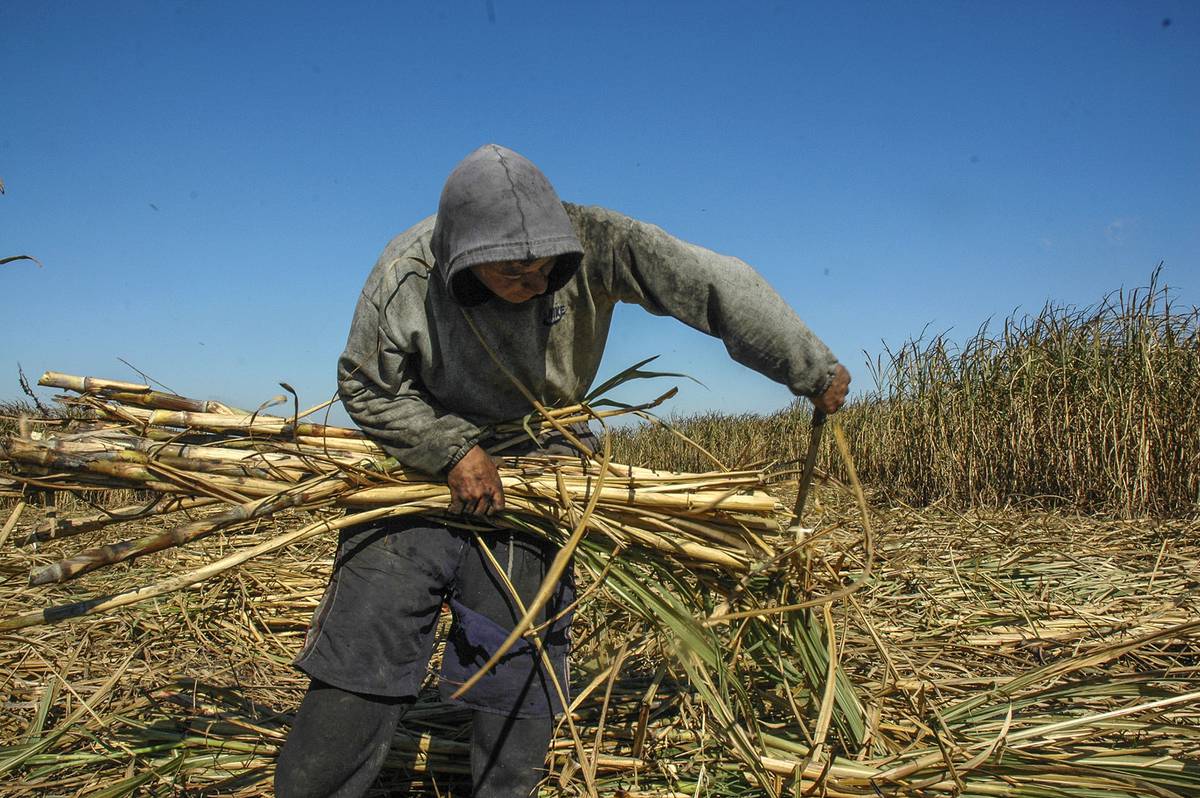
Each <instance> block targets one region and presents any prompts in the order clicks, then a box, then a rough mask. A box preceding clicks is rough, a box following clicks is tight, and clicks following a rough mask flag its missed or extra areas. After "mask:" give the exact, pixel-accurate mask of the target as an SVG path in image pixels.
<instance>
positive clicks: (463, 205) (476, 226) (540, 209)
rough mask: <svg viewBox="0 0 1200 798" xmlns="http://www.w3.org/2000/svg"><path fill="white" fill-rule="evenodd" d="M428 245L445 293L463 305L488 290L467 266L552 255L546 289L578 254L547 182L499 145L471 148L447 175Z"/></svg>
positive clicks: (574, 265)
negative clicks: (445, 288)
mask: <svg viewBox="0 0 1200 798" xmlns="http://www.w3.org/2000/svg"><path fill="white" fill-rule="evenodd" d="M430 246H431V248H432V250H433V256H434V258H435V259H436V261H437V266H438V271H439V272H440V274H441V275H442V279H443V280H445V281H446V285H447V287H448V288H449V290H450V294H451V296H453V297H454V298H455V299H456V300H457V301H458V302H459V303H460V304H462V305H467V306H470V305H478V304H481V303H483V302H486V301H487V300H488V299H491V298H492V296H493V294H492V292H491V291H489V290H488V289H487V288H485V287H484V285H483V283H481V282H479V280H478V278H476V277H475V275H474V274H473V273H472V272H471V268H470V267H472V266H477V265H479V264H481V263H493V262H496V261H505V260H534V259H537V258H547V257H556V258H557V260H556V261H555V263H554V268H553V269H552V270H551V272H550V275H549V277H548V282H549V286H548V287H547V289H546V293H552V292H554V291H557V290H558V289H560V288H562V287H563V286H564V285H566V283H567V281H568V280H570V279H571V278H572V277H573V276H574V275H575V272H576V271H578V269H579V263H580V261H581V260H582V259H583V247H582V246H581V245H580V244H579V239H577V238H576V237H575V231H574V229H573V228H572V227H571V222H570V220H569V219H568V218H567V212H566V211H565V210H563V205H562V201H561V200H559V198H558V194H557V193H555V191H554V187H553V186H551V185H550V181H549V180H547V179H546V176H545V175H543V174H542V172H541V170H540V169H538V168H537V167H536V166H534V165H533V163H531V162H530V161H529V160H528V159H526V158H524V157H523V156H521V155H518V154H517V153H515V152H513V151H512V150H510V149H507V148H506V147H501V146H499V145H497V144H485V145H484V146H482V147H480V148H479V149H477V150H475V152H473V153H471V154H470V155H468V156H467V157H466V158H464V159H463V160H462V161H461V162H460V163H459V164H458V166H456V167H454V171H453V172H451V173H450V176H449V177H448V178H446V185H445V186H444V187H443V188H442V198H441V201H440V202H439V203H438V212H437V221H436V222H435V223H434V227H433V240H432V242H431V244H430Z"/></svg>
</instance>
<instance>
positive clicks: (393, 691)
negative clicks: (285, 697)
mask: <svg viewBox="0 0 1200 798" xmlns="http://www.w3.org/2000/svg"><path fill="white" fill-rule="evenodd" d="M481 541H482V545H483V546H486V547H487V550H488V551H490V556H489V555H486V554H485V553H484V551H483V549H482V548H481V546H480V543H481ZM554 553H555V549H554V547H553V546H551V545H549V544H547V543H546V542H545V541H542V540H539V539H536V538H533V537H531V536H529V535H526V534H524V533H519V532H509V531H508V530H488V531H484V532H482V533H481V539H476V537H475V536H474V535H473V534H470V533H468V532H464V531H462V530H458V529H452V528H447V527H446V526H445V525H442V524H439V523H437V522H434V521H431V520H428V519H422V518H400V519H395V520H391V521H383V522H377V523H369V524H366V525H361V526H356V527H351V528H348V529H346V530H343V532H342V535H341V539H340V544H339V547H338V554H337V558H336V562H335V566H334V573H333V576H332V578H331V580H330V585H329V588H328V589H327V590H326V592H325V596H324V597H323V599H322V601H321V604H320V606H319V607H318V609H317V612H316V614H315V616H314V619H313V624H312V627H311V629H310V631H309V635H308V639H307V641H306V642H305V646H304V649H303V650H302V651H301V653H300V656H299V657H298V658H297V660H296V664H297V666H298V667H299V668H301V669H302V670H303V671H304V672H305V673H307V674H308V675H309V676H310V677H311V678H312V679H313V683H312V686H310V689H309V691H308V693H307V694H306V696H305V698H304V700H303V702H302V703H301V706H300V711H299V712H298V713H297V717H296V722H295V724H294V725H293V727H292V731H291V733H290V734H289V736H288V740H287V743H286V744H285V745H284V748H283V750H282V751H281V752H280V755H279V761H278V762H277V765H276V794H277V795H278V796H281V797H282V798H293V797H294V796H305V797H306V798H307V797H308V796H312V798H317V796H321V797H322V798H324V797H325V796H337V797H338V798H350V796H359V795H362V794H363V793H364V792H365V791H366V790H367V789H368V788H369V787H370V785H371V783H372V782H373V781H374V779H375V777H376V775H377V774H378V772H379V770H380V768H381V767H382V764H383V761H384V759H385V758H386V756H387V752H388V748H389V745H390V743H391V738H392V735H393V733H394V730H395V727H396V723H397V721H398V719H399V718H400V716H401V715H402V713H403V710H404V707H405V706H407V705H408V704H409V703H411V701H412V698H413V697H414V696H415V695H416V693H417V690H418V689H419V687H420V684H421V682H422V680H423V678H424V676H425V673H426V668H427V665H428V662H429V656H430V652H431V651H432V649H433V644H434V637H435V630H436V626H437V618H438V615H439V614H440V611H441V607H442V604H443V602H446V603H448V604H449V605H450V606H451V608H452V609H453V611H454V623H453V625H452V628H451V631H450V635H449V638H448V640H447V645H446V649H445V653H444V656H443V659H442V671H441V680H440V686H441V692H442V694H443V697H444V698H449V694H450V693H452V692H453V691H454V688H455V687H457V686H458V685H460V684H462V683H463V681H465V679H467V678H469V676H470V675H471V674H473V673H474V672H475V671H476V670H477V669H478V668H479V667H480V666H481V665H483V663H484V662H485V661H486V660H487V659H488V658H489V657H490V656H491V653H492V652H493V651H494V650H495V647H496V646H498V645H499V643H500V642H501V641H502V640H503V639H504V637H505V636H506V635H507V632H508V630H509V629H511V628H512V627H513V625H514V624H515V623H516V621H517V619H518V618H520V617H521V615H522V613H521V611H520V609H519V605H518V603H517V601H516V600H514V598H513V596H512V595H511V593H510V592H509V590H508V588H507V587H506V586H505V585H504V583H503V582H504V579H502V578H501V574H499V573H498V572H497V567H496V566H497V564H498V565H499V568H500V569H501V570H502V571H503V572H504V575H505V576H507V578H508V579H509V580H511V582H512V585H513V588H514V589H515V590H516V593H517V595H518V596H519V597H520V602H521V604H525V603H527V602H529V601H530V600H531V599H532V598H533V596H534V595H535V593H536V592H537V589H538V587H539V586H540V585H541V583H542V581H543V579H544V577H545V575H546V572H547V568H548V567H549V564H550V561H551V560H552V559H553V557H554ZM573 598H574V591H573V587H572V580H571V579H569V578H567V579H564V580H563V581H562V583H561V584H560V585H559V589H558V590H557V591H556V592H555V595H554V596H553V597H552V599H551V601H550V602H549V603H548V605H547V607H546V608H544V610H543V611H542V613H540V614H539V618H538V623H539V625H542V628H543V629H544V631H543V633H542V635H541V640H542V643H543V645H544V646H545V651H546V654H547V656H548V657H549V659H550V661H551V663H552V669H553V672H554V673H555V674H556V676H557V680H558V682H559V683H560V685H561V686H562V687H563V689H564V690H565V689H567V688H568V686H569V682H568V679H567V662H566V660H567V650H568V647H569V640H568V628H569V626H570V612H569V611H567V608H568V607H569V606H570V604H571V601H572V599H573ZM548 613H549V614H548ZM551 618H554V621H553V622H550V619H551ZM552 685H553V680H552V679H550V678H548V676H547V669H546V668H545V667H544V665H543V663H542V659H541V656H540V655H539V654H538V653H537V651H536V647H535V646H533V645H532V644H531V643H530V642H529V641H528V640H521V641H519V642H518V644H517V645H515V646H514V647H513V648H512V649H511V650H510V652H509V653H508V654H506V655H505V656H504V657H503V658H502V659H501V660H500V662H499V663H498V664H497V665H496V666H495V667H494V668H493V669H492V670H491V671H490V672H489V673H488V674H487V675H485V676H484V677H483V679H482V680H481V681H480V682H479V683H478V685H477V686H476V687H474V688H473V689H472V690H471V691H470V692H468V693H467V695H466V696H465V698H463V699H459V701H460V703H462V704H465V705H466V706H468V707H470V708H471V709H474V710H476V711H475V712H473V722H472V725H473V732H472V743H471V771H472V779H473V783H474V789H475V792H474V794H475V795H477V796H481V797H482V796H494V797H495V798H501V797H503V798H525V797H526V796H528V795H529V793H530V791H531V790H532V789H533V787H534V786H535V785H536V784H537V782H538V781H539V780H540V779H541V777H542V775H543V766H544V764H545V756H546V751H547V748H548V747H549V743H550V737H551V730H552V727H553V716H554V715H555V714H557V713H558V712H560V711H562V702H561V700H560V697H559V695H558V693H557V691H556V690H555V689H553V686H552Z"/></svg>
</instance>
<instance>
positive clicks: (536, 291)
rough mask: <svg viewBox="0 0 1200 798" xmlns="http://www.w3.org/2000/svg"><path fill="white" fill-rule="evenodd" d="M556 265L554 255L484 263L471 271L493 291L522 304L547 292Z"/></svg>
mask: <svg viewBox="0 0 1200 798" xmlns="http://www.w3.org/2000/svg"><path fill="white" fill-rule="evenodd" d="M553 268H554V258H538V259H537V260H531V261H521V260H506V261H500V262H498V263H481V264H479V265H478V266H472V267H471V271H472V272H473V273H474V274H475V276H476V277H478V278H479V282H481V283H483V284H484V285H485V286H486V287H487V289H488V290H489V291H491V292H492V293H493V294H495V295H496V296H498V297H500V298H501V299H503V300H504V301H505V302H511V303H513V304H514V305H519V304H520V303H522V302H528V301H529V300H531V299H533V298H534V297H535V296H541V295H542V294H544V293H545V292H546V287H547V286H548V285H549V282H548V279H547V278H549V276H550V270H551V269H553Z"/></svg>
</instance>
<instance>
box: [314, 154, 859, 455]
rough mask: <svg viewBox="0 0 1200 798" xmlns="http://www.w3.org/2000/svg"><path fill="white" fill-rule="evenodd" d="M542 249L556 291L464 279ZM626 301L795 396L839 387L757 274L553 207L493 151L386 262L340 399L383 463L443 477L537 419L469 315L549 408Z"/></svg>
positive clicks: (585, 371)
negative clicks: (692, 333)
mask: <svg viewBox="0 0 1200 798" xmlns="http://www.w3.org/2000/svg"><path fill="white" fill-rule="evenodd" d="M480 186H482V187H483V188H479V187H480ZM472 191H474V192H475V193H476V194H478V196H479V197H483V198H486V199H487V200H488V201H487V202H483V203H481V202H478V201H474V200H471V199H469V197H470V196H471V195H472ZM548 255H557V256H558V257H559V260H558V262H557V263H556V266H555V271H554V272H553V273H552V274H551V276H550V289H551V291H550V292H547V293H546V294H544V295H542V296H539V297H536V298H534V299H531V300H529V301H528V302H523V303H521V304H509V303H506V302H504V301H503V300H500V299H498V298H496V297H492V296H490V294H489V293H488V292H487V291H486V289H483V287H482V285H481V284H479V283H478V281H477V280H475V279H474V277H473V275H471V273H470V271H469V266H471V265H475V264H478V263H483V262H487V261H490V260H497V259H504V258H513V259H525V258H538V257H545V256H548ZM555 289H557V290H555ZM618 302H632V303H636V304H639V305H641V306H642V307H644V308H645V309H646V310H648V311H650V312H651V313H654V314H657V315H670V316H674V317H675V318H677V319H679V320H680V321H682V322H684V323H685V324H687V325H689V326H691V327H694V328H695V329H697V330H700V331H701V332H704V333H707V334H709V335H714V336H718V337H720V338H721V340H722V341H723V342H724V343H725V346H726V348H727V349H728V350H729V354H730V356H731V357H732V358H733V359H734V360H736V361H738V362H739V363H742V364H744V365H746V366H749V367H750V368H752V369H754V370H755V371H758V372H760V373H761V374H763V375H765V376H767V377H769V378H771V379H772V380H775V381H776V382H780V383H782V384H784V385H786V386H788V388H790V389H791V390H792V392H793V393H795V394H797V395H804V396H814V395H817V394H819V393H821V392H822V391H824V389H825V388H826V387H827V386H828V385H829V382H830V381H831V379H832V377H833V371H834V367H835V365H836V363H837V360H836V359H835V358H834V356H833V354H832V353H831V352H830V351H829V349H828V348H826V346H825V345H824V344H823V343H821V341H820V340H819V339H818V338H817V337H816V336H815V335H813V333H812V332H811V331H810V330H809V329H808V327H807V326H806V325H805V324H804V323H803V322H802V321H801V320H800V319H799V318H798V317H797V316H796V314H795V313H794V312H793V311H792V309H791V308H790V307H788V305H787V303H785V302H784V301H783V300H782V299H781V298H780V297H779V295H778V294H776V293H775V291H774V290H772V289H771V287H770V286H768V285H767V283H766V282H765V281H764V280H763V279H762V278H761V277H760V276H759V275H758V273H757V272H755V271H754V270H753V269H752V268H751V267H750V266H748V265H746V264H745V263H744V262H742V261H740V260H738V259H737V258H732V257H728V256H725V255H718V254H717V253H715V252H712V251H710V250H707V249H703V248H701V247H697V246H694V245H692V244H688V243H686V242H684V241H681V240H679V239H677V238H674V237H672V236H670V235H668V234H667V233H665V232H664V231H663V230H661V229H660V228H658V227H655V226H654V225H652V224H647V223H645V222H639V221H636V220H634V219H631V218H629V217H627V216H623V215H621V214H619V213H616V212H613V211H610V210H605V209H603V208H598V207H588V206H581V205H572V204H570V203H559V202H558V198H557V196H556V195H554V193H553V189H552V188H550V186H549V183H546V182H545V178H543V177H541V173H540V172H538V171H537V169H536V167H534V166H533V165H532V164H530V163H529V162H528V161H526V160H525V159H524V158H521V156H519V155H517V154H516V153H513V152H511V151H510V150H505V149H504V148H502V147H495V146H494V145H488V146H487V147H483V148H481V149H480V150H478V151H476V152H475V153H473V154H472V155H471V156H470V157H468V159H467V160H466V161H464V162H463V164H461V165H460V166H459V168H458V169H456V170H455V173H454V174H452V175H451V179H450V180H448V181H447V186H446V190H445V191H444V192H443V196H442V202H441V205H440V206H439V215H438V217H430V218H428V219H425V220H424V221H422V222H419V223H418V224H416V225H415V226H413V227H412V228H410V229H408V230H406V231H405V232H403V233H401V234H400V235H399V236H397V237H396V238H395V239H394V240H393V241H392V242H391V243H390V244H388V246H387V248H386V249H385V250H384V252H383V255H382V256H381V257H380V258H379V261H378V263H377V264H376V265H375V268H374V270H373V271H372V272H371V275H370V277H369V278H368V279H367V282H366V285H365V287H364V288H363V291H362V294H361V296H360V298H359V301H358V307H357V309H356V311H355V314H354V321H353V323H352V326H351V329H350V335H349V339H348V340H347V342H346V349H345V351H344V352H343V353H342V356H341V358H340V359H339V360H338V389H339V394H340V396H341V399H342V402H343V404H344V405H345V407H346V410H347V412H348V413H349V414H350V417H351V418H352V419H354V421H355V423H357V424H358V425H359V427H361V428H362V429H363V431H365V432H366V433H367V434H368V435H369V436H370V437H371V438H372V439H374V440H375V441H376V442H377V443H379V444H381V445H382V446H383V447H384V449H385V450H386V451H387V452H388V453H389V454H391V455H392V456H394V457H395V458H396V459H397V460H399V461H400V462H401V463H403V464H405V465H408V466H411V467H413V468H417V469H420V470H422V471H425V472H427V473H430V474H438V473H444V472H445V471H446V470H448V469H449V468H450V467H451V466H453V465H454V464H455V463H457V462H458V460H459V459H461V458H462V456H463V455H465V454H466V452H467V451H468V450H470V448H471V447H472V446H474V445H475V444H476V443H477V442H479V441H480V440H481V439H483V438H485V437H486V436H487V434H488V429H487V427H488V425H490V424H495V423H497V422H501V421H508V420H511V419H514V418H518V417H521V416H524V415H526V414H527V413H529V412H530V410H531V409H532V408H531V407H530V404H529V402H528V401H527V400H526V399H525V397H524V396H523V395H522V394H521V392H520V390H519V389H518V388H517V387H515V386H514V385H513V384H512V382H511V380H510V379H509V378H508V377H507V376H506V375H505V374H504V372H503V371H502V370H501V369H500V368H499V367H498V366H497V365H496V363H495V362H493V360H492V358H491V357H490V356H489V355H488V353H487V351H486V350H485V349H484V347H483V345H482V344H481V343H480V342H479V340H478V339H477V337H476V335H475V333H474V332H472V330H471V327H470V326H469V324H468V322H467V319H466V317H467V316H469V317H470V318H471V320H472V321H473V322H474V323H475V325H476V327H477V328H478V330H479V332H480V334H481V335H482V336H483V338H484V339H485V340H486V341H487V342H488V344H489V345H490V347H491V348H492V350H493V351H494V352H495V353H496V355H497V357H499V358H501V359H502V362H503V364H504V367H505V368H506V369H508V370H509V371H510V372H511V373H512V374H513V375H514V376H515V377H516V378H517V379H518V380H520V381H521V382H522V383H523V384H524V385H525V386H526V387H527V388H528V389H529V390H530V391H531V392H532V393H533V395H534V396H536V397H537V398H538V400H539V401H540V402H542V403H543V404H544V405H547V406H555V405H564V404H573V403H575V402H578V401H579V400H580V399H581V398H582V397H584V396H585V395H586V394H587V391H588V388H589V386H591V384H592V381H593V380H594V379H595V377H596V371H597V369H598V368H599V366H600V359H601V356H602V355H603V353H604V346H605V343H606V340H607V337H608V330H609V324H610V322H611V320H612V314H613V309H614V307H615V306H616V304H617V303H618Z"/></svg>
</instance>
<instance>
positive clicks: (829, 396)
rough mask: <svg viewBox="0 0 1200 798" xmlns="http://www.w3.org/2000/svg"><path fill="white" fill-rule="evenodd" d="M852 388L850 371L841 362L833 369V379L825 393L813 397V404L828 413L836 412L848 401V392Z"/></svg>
mask: <svg viewBox="0 0 1200 798" xmlns="http://www.w3.org/2000/svg"><path fill="white" fill-rule="evenodd" d="M849 390H850V372H849V371H847V370H846V367H845V366H843V365H842V364H841V363H838V364H837V366H835V367H834V370H833V380H832V381H831V382H830V383H829V387H828V388H826V389H825V393H823V394H821V395H820V396H814V397H812V399H811V401H812V403H813V406H814V407H816V408H817V409H818V410H821V411H823V412H824V413H825V414H826V415H829V414H831V413H836V412H837V411H838V409H839V408H840V407H841V406H842V405H844V404H845V403H846V393H847V392H848V391H849Z"/></svg>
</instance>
